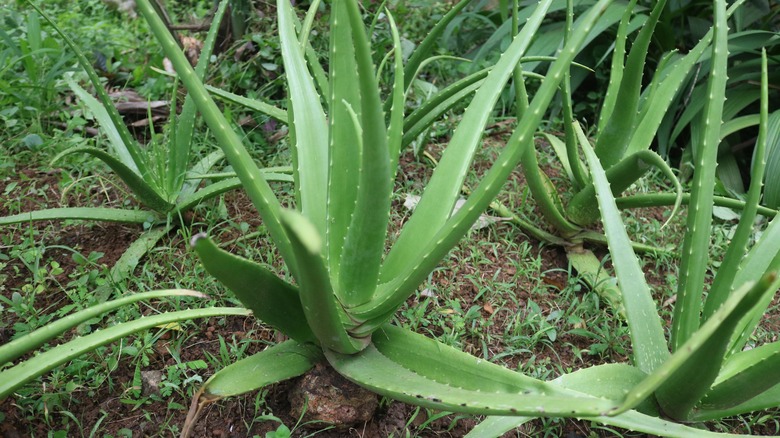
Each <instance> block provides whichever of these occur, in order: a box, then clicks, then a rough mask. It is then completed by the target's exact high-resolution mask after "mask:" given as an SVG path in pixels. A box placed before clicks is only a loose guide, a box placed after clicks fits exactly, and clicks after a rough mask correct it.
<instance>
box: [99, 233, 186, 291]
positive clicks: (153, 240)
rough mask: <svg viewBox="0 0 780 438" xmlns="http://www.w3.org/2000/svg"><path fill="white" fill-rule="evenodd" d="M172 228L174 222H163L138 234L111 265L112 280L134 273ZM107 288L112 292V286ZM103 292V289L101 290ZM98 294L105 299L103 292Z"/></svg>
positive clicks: (116, 280) (115, 280)
mask: <svg viewBox="0 0 780 438" xmlns="http://www.w3.org/2000/svg"><path fill="white" fill-rule="evenodd" d="M171 229H173V225H172V224H167V225H166V224H161V225H159V226H156V227H152V228H150V229H148V230H146V231H144V233H143V234H141V235H140V236H138V238H137V239H135V240H134V241H133V243H131V244H130V246H128V247H127V249H125V252H123V253H122V256H121V257H119V259H118V260H117V261H116V262H115V263H114V266H112V267H111V272H110V273H111V281H112V282H114V283H117V282H120V281H122V280H124V279H125V278H127V277H129V276H130V275H132V273H133V271H135V268H136V266H138V262H139V261H141V259H142V258H143V256H145V255H146V253H148V252H149V250H151V249H152V248H154V246H155V245H156V244H157V242H159V241H160V239H162V238H163V236H166V235H167V234H168V233H169V232H170V231H171ZM107 286H108V285H107ZM101 288H103V286H100V287H99V288H98V289H101ZM107 289H109V290H106V291H105V292H106V293H110V292H111V290H110V289H111V288H110V287H107ZM101 292H103V291H102V290H101ZM98 295H99V296H100V297H101V298H100V299H105V298H104V297H102V294H98ZM106 297H107V295H106Z"/></svg>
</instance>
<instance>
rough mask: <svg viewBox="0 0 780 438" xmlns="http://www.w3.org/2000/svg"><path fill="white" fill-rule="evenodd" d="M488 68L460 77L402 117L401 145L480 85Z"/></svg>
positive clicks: (411, 139) (405, 143)
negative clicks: (404, 117)
mask: <svg viewBox="0 0 780 438" xmlns="http://www.w3.org/2000/svg"><path fill="white" fill-rule="evenodd" d="M488 71H489V70H488V69H484V70H480V71H478V72H475V73H472V74H470V75H468V76H466V77H465V78H462V79H460V80H458V81H456V82H453V83H452V84H450V85H448V86H447V87H446V88H444V89H442V90H441V91H439V92H438V93H436V94H434V95H433V96H431V97H430V98H429V99H428V100H426V101H425V102H423V103H422V105H420V106H419V107H418V108H417V109H415V110H414V111H412V113H411V114H409V116H407V117H406V119H404V129H403V132H404V134H403V141H402V147H405V146H407V145H409V144H410V143H411V142H412V141H413V140H414V139H415V138H417V136H419V135H420V134H422V133H423V131H425V130H426V129H428V128H429V127H430V126H431V125H432V124H433V122H435V121H436V120H438V119H439V117H441V115H442V114H444V113H446V112H447V111H449V110H450V109H451V108H452V107H453V106H455V104H457V103H458V102H461V101H463V99H465V98H466V96H468V95H470V94H471V93H473V92H474V91H475V90H477V89H479V87H481V86H482V82H483V81H484V79H485V77H487V74H488Z"/></svg>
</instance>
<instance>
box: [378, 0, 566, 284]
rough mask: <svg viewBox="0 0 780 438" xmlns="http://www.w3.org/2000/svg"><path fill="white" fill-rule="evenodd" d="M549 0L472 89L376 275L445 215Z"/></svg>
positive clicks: (403, 257) (408, 255)
mask: <svg viewBox="0 0 780 438" xmlns="http://www.w3.org/2000/svg"><path fill="white" fill-rule="evenodd" d="M551 1H552V0H543V1H542V2H540V3H539V6H538V7H537V9H536V10H535V11H534V14H533V15H532V16H531V18H529V20H528V22H527V23H526V25H525V26H524V27H523V30H522V31H521V32H520V34H518V36H517V37H516V38H515V40H514V41H513V42H512V44H511V45H510V46H509V48H508V49H507V50H506V51H505V52H504V53H503V55H502V56H501V59H500V60H499V61H498V63H497V64H496V65H495V66H494V67H493V68H492V69H491V70H490V72H489V73H488V76H487V78H486V79H485V82H484V83H483V85H482V86H481V87H480V88H479V89H478V90H477V93H476V95H475V96H474V98H473V100H472V101H471V104H470V105H469V107H468V108H467V109H466V112H465V113H464V115H463V118H462V119H461V122H460V124H459V125H458V127H457V128H456V129H455V132H454V133H453V136H452V139H451V140H450V143H449V145H448V146H447V149H446V150H445V152H444V154H443V156H442V158H441V160H440V161H439V164H438V165H437V166H436V170H435V171H434V173H433V176H432V177H431V180H430V182H429V183H428V185H427V186H426V188H425V192H424V193H423V195H422V198H421V199H420V202H419V204H417V207H416V208H415V210H414V213H413V214H412V216H411V217H410V218H409V221H408V222H407V223H406V224H405V225H404V228H403V230H402V231H401V234H400V235H399V236H398V240H397V241H396V242H395V244H394V245H393V247H392V249H391V250H390V253H389V254H388V255H387V258H386V259H385V263H384V265H383V266H382V272H381V276H380V278H381V280H382V281H383V282H387V281H389V280H391V279H393V278H395V277H397V276H399V275H400V274H401V272H404V271H405V270H406V268H407V267H408V266H409V262H410V261H412V260H415V259H416V257H415V255H416V254H418V253H419V251H420V248H421V247H424V246H426V245H427V244H428V243H429V242H431V241H432V240H433V237H434V236H435V235H436V234H437V233H438V232H439V230H441V228H442V227H443V225H444V223H445V222H446V221H447V220H448V219H449V217H450V212H451V211H452V207H453V206H454V205H455V201H456V200H457V198H458V197H459V195H460V188H461V186H462V185H463V180H464V178H465V177H466V173H467V171H468V168H469V166H470V165H471V160H472V159H473V157H474V153H475V152H476V149H477V146H478V145H479V140H480V138H481V137H482V133H483V129H484V126H485V123H486V122H487V120H488V118H489V116H490V113H491V110H492V108H493V106H494V105H495V103H496V101H497V99H498V97H499V96H500V94H501V92H502V91H503V89H504V85H505V84H506V82H507V81H508V80H509V78H510V77H511V75H512V73H513V71H514V67H515V65H516V64H517V63H518V61H520V58H521V57H522V56H523V54H524V53H525V50H526V49H527V48H528V46H529V44H530V42H531V39H532V37H533V36H534V34H535V33H536V30H537V29H538V28H539V25H540V24H541V22H542V19H543V18H544V15H545V13H546V11H547V8H549V7H550V3H551Z"/></svg>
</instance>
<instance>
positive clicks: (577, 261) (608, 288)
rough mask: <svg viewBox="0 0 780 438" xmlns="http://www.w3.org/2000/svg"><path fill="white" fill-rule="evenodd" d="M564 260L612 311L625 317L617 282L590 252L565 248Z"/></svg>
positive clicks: (621, 295)
mask: <svg viewBox="0 0 780 438" xmlns="http://www.w3.org/2000/svg"><path fill="white" fill-rule="evenodd" d="M566 258H568V259H569V263H571V266H572V267H573V268H574V269H576V270H577V272H578V273H579V275H580V277H581V278H582V279H583V280H585V282H586V283H587V284H588V286H590V288H591V289H593V290H594V291H595V292H596V293H597V294H599V296H600V297H601V299H603V300H604V301H605V302H606V303H607V304H608V305H609V307H610V308H611V309H612V311H613V312H614V313H615V314H617V315H620V316H621V317H622V318H625V317H626V308H625V306H623V293H622V292H621V291H620V288H618V286H617V281H616V280H615V279H614V278H613V277H612V276H611V275H609V273H608V272H607V271H606V269H604V265H603V264H602V263H601V261H600V260H599V259H598V258H597V257H596V255H595V254H593V252H592V251H590V250H588V249H585V248H582V247H579V248H577V247H570V248H566Z"/></svg>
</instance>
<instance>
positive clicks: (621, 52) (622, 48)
mask: <svg viewBox="0 0 780 438" xmlns="http://www.w3.org/2000/svg"><path fill="white" fill-rule="evenodd" d="M634 7H636V0H631V1H629V3H628V5H626V8H625V11H624V12H623V16H622V17H621V18H620V24H619V25H618V30H617V35H615V48H614V49H613V50H612V65H611V66H610V68H609V84H607V92H606V93H605V94H604V103H603V104H602V105H601V111H600V112H599V121H598V132H602V131H604V126H605V125H606V124H607V121H608V120H609V119H610V118H611V116H612V112H613V111H614V109H615V104H616V100H617V95H618V91H619V90H620V88H621V85H622V84H623V70H624V69H625V57H626V41H627V40H628V34H629V32H628V24H629V21H630V19H631V15H633V13H634ZM645 23H646V22H645Z"/></svg>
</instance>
